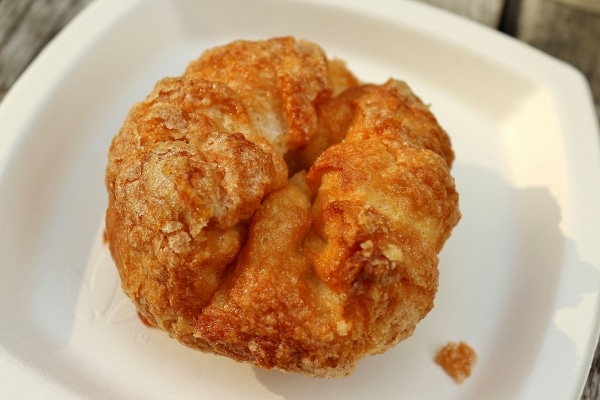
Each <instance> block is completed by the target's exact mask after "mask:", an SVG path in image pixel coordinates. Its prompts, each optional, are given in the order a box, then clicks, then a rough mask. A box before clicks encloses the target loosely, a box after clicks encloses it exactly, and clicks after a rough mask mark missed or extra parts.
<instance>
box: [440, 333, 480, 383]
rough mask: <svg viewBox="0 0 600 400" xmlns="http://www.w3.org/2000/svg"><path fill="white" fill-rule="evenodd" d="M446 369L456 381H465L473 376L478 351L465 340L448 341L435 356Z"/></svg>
mask: <svg viewBox="0 0 600 400" xmlns="http://www.w3.org/2000/svg"><path fill="white" fill-rule="evenodd" d="M435 362H436V363H438V364H439V365H440V366H441V367H442V368H444V371H446V372H447V373H448V375H450V376H451V377H452V379H454V380H455V381H456V383H463V382H464V380H465V379H467V378H468V377H469V376H471V371H472V370H473V366H474V365H475V363H476V362H477V353H476V352H475V350H473V348H471V346H469V345H468V344H467V343H465V342H458V343H455V342H448V343H446V345H445V346H444V347H442V348H441V349H440V350H439V351H438V353H437V354H436V356H435Z"/></svg>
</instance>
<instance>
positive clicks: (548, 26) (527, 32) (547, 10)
mask: <svg viewBox="0 0 600 400" xmlns="http://www.w3.org/2000/svg"><path fill="white" fill-rule="evenodd" d="M91 1H93V0H0V101H1V100H2V98H3V97H4V95H5V94H6V92H7V91H8V90H9V89H10V87H11V85H12V84H13V82H14V81H15V80H16V79H17V78H18V77H19V75H20V74H21V72H22V71H23V70H24V69H25V68H26V67H27V65H28V64H29V63H30V62H31V60H33V58H35V56H36V55H37V54H38V53H39V52H40V50H41V49H42V48H43V47H44V46H45V45H46V44H47V43H48V41H50V40H51V39H52V38H53V37H54V36H55V35H56V33H58V32H59V31H60V30H61V29H62V28H63V27H64V26H65V25H66V24H67V23H68V22H69V21H70V20H71V19H72V18H73V17H74V16H75V15H77V13H78V12H79V11H81V9H82V8H83V7H84V6H85V5H86V4H88V3H90V2H91ZM420 1H424V2H427V3H430V4H432V5H435V6H437V7H441V8H444V9H447V10H449V11H451V12H454V13H457V14H460V15H463V16H465V17H468V18H471V19H473V20H476V21H479V22H480V23H482V24H485V25H488V26H490V27H493V28H495V29H498V30H500V31H502V32H505V33H507V34H509V35H512V36H514V37H516V38H518V39H520V40H522V41H524V42H526V43H529V44H531V45H532V46H534V47H537V48H539V49H541V50H542V51H544V52H546V53H548V54H550V55H552V56H554V57H556V58H559V59H562V60H565V61H567V62H569V63H571V64H572V65H574V66H575V67H577V68H578V69H579V70H581V71H582V72H583V73H584V74H585V76H586V77H587V79H588V81H589V83H590V86H591V88H592V92H593V95H594V101H595V104H596V111H597V113H598V115H599V116H600V0H420ZM549 384H552V383H551V382H549ZM581 399H584V400H600V351H599V350H598V349H597V350H596V354H595V357H594V362H593V364H592V368H591V371H590V374H589V377H588V380H587V383H586V386H585V389H584V392H583V395H582V397H581Z"/></svg>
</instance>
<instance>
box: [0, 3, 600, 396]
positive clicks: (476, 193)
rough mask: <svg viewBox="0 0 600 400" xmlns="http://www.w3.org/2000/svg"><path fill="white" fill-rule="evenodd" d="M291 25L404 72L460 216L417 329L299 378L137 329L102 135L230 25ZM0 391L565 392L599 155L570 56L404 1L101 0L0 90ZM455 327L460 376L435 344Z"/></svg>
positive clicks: (362, 59)
mask: <svg viewBox="0 0 600 400" xmlns="http://www.w3.org/2000/svg"><path fill="white" fill-rule="evenodd" d="M288 34H291V35H295V36H297V37H302V38H305V39H309V40H312V41H315V42H317V43H319V44H320V45H322V47H323V48H324V49H325V50H326V52H327V53H328V55H329V56H332V57H339V58H342V59H345V60H347V62H348V65H349V67H350V69H352V70H353V71H354V72H355V73H356V74H357V75H358V76H359V77H360V78H361V79H362V80H364V81H371V82H384V81H385V80H386V79H387V78H388V77H390V76H393V77H396V78H400V79H404V80H406V81H407V82H408V83H409V84H410V85H411V87H412V88H413V89H414V90H415V92H416V93H417V94H418V95H420V97H421V98H422V99H423V100H424V101H425V102H428V103H431V104H432V110H433V112H434V113H435V114H436V116H437V117H438V119H439V121H440V122H441V124H442V125H443V126H444V127H445V128H446V129H447V130H448V132H449V133H450V135H451V137H452V140H453V145H454V148H455V151H456V154H457V161H456V163H455V168H454V174H455V177H456V182H457V185H458V189H459V192H460V194H461V209H462V212H463V219H462V221H461V222H460V224H459V226H458V227H457V228H456V230H455V232H454V234H453V236H452V237H451V239H450V240H449V242H448V243H447V245H446V247H445V249H444V251H443V253H442V256H441V263H440V271H441V281H440V290H439V294H438V297H437V299H436V307H435V308H434V310H433V311H432V312H431V313H430V314H429V315H428V316H427V317H426V319H425V320H424V321H423V322H422V323H421V324H420V325H419V326H418V327H417V331H416V333H415V335H414V336H413V337H411V338H410V339H408V340H406V341H404V342H402V343H401V344H400V345H398V346H397V347H396V348H394V349H392V350H391V351H389V352H387V353H386V354H384V355H381V356H377V357H370V358H367V359H365V360H364V361H362V362H361V363H360V364H359V367H358V370H357V371H356V372H355V373H354V374H353V375H352V376H350V377H348V378H344V379H340V380H315V379H310V378H305V377H302V376H298V375H293V374H292V375H290V374H283V373H280V372H273V371H263V370H259V369H256V368H253V367H251V366H248V365H245V364H238V363H235V362H233V361H231V360H228V359H226V358H222V357H217V356H212V355H207V354H202V353H199V352H195V351H192V350H189V349H187V348H184V347H183V346H181V345H179V344H178V343H176V342H175V341H173V340H171V339H169V338H167V337H166V335H165V334H163V333H162V332H159V331H157V330H152V329H149V328H146V327H144V326H143V325H142V324H141V323H140V322H139V320H138V319H137V318H136V315H135V310H134V308H133V306H132V304H131V303H130V302H129V301H128V299H126V298H125V296H124V295H123V294H122V293H121V290H120V287H119V281H118V276H117V274H116V271H115V268H114V266H113V265H112V261H111V259H110V256H109V255H108V253H107V250H106V248H105V246H104V245H103V243H102V235H101V232H102V220H103V214H104V209H105V207H106V198H107V196H106V192H105V188H104V181H103V179H104V167H105V164H106V154H107V149H108V145H109V142H110V139H111V138H112V136H113V135H114V134H115V133H116V132H117V130H118V129H119V126H120V124H121V122H122V120H123V118H124V116H125V115H126V113H127V111H128V109H129V108H130V106H131V105H132V104H133V103H134V102H135V101H138V100H141V99H143V98H144V97H145V96H146V94H147V93H148V92H149V91H150V90H151V88H152V86H153V84H154V82H155V81H156V80H158V79H160V78H162V77H163V76H166V75H177V74H180V73H181V72H182V71H183V69H184V68H185V67H186V65H187V62H188V61H190V60H192V59H194V58H195V57H197V56H198V55H199V54H200V53H201V52H202V51H203V50H204V49H206V48H208V47H212V46H215V45H219V44H224V43H226V42H229V41H230V40H234V39H239V38H245V39H258V38H268V37H272V36H280V35H288ZM0 193H1V196H0V257H1V258H0V260H1V266H0V304H2V305H1V306H0V398H44V399H68V398H72V399H84V398H85V399H108V398H110V399H132V398H140V399H166V398H169V399H186V398H190V399H191V398H218V399H238V398H247V399H250V398H252V399H254V398H255V399H282V398H285V399H307V398H310V399H331V398H346V399H364V398H373V399H375V398H399V397H402V398H408V399H416V398H418V399H483V398H485V399H509V398H510V399H517V398H518V399H534V398H535V399H568V398H571V399H577V398H578V397H579V394H580V392H581V389H582V387H583V384H584V382H585V379H586V376H587V371H588V368H589V365H590V362H591V357H592V353H593V351H594V348H595V344H596V340H597V338H598V334H599V331H598V310H599V301H600V298H599V296H598V295H599V293H598V290H599V288H600V246H598V241H599V240H600V206H599V205H600V156H599V144H598V127H597V121H596V117H595V115H594V111H593V107H592V102H591V96H590V93H589V89H588V87H587V86H586V83H585V81H584V79H583V78H582V76H581V75H580V74H579V73H578V72H576V71H574V70H573V69H572V68H571V67H569V66H567V65H565V64H563V63H561V62H558V61H556V60H554V59H551V58H549V57H547V56H545V55H543V54H541V53H539V52H537V51H535V50H533V49H531V48H529V47H527V46H525V45H523V44H520V43H518V42H516V41H514V40H512V39H510V38H508V37H505V36H503V35H501V34H498V33H496V32H494V31H491V30H489V29H487V28H484V27H481V26H479V25H477V24H475V23H472V22H469V21H467V20H464V19H462V18H459V17H456V16H452V15H450V14H447V13H445V12H441V11H439V10H436V9H433V8H430V7H427V6H423V5H421V4H418V3H412V2H403V1H394V0H388V1H386V0H381V1H369V2H366V1H360V0H354V1H343V0H329V1H326V2H318V1H311V0H304V1H291V0H289V1H267V0H256V1H242V0H225V1H219V2H217V1H193V0H177V1H167V0H156V1H141V0H126V1H122V0H97V1H96V2H94V3H93V4H92V5H91V6H89V7H88V8H87V9H86V10H85V11H84V12H83V13H82V14H81V15H80V16H79V17H78V18H77V19H76V20H75V21H74V22H73V23H72V24H71V25H69V26H68V27H67V28H66V29H65V30H64V31H62V32H61V34H60V35H59V36H58V37H57V39H56V40H55V41H53V42H52V43H51V44H50V45H49V46H48V47H47V48H46V49H45V50H44V51H43V53H42V54H41V55H40V57H39V58H38V59H37V60H36V61H35V62H34V63H33V64H32V65H31V67H30V68H29V69H28V70H27V71H26V73H24V74H23V76H22V78H21V79H20V80H19V81H18V82H17V84H15V85H14V87H13V89H12V90H11V92H10V93H9V94H8V95H7V96H6V98H5V99H4V101H3V103H2V104H0ZM457 340H465V341H467V342H468V343H469V344H470V345H471V346H473V347H474V348H475V349H476V351H477V353H478V355H479V361H478V363H477V365H476V367H475V369H474V372H473V375H472V376H471V377H470V378H469V379H468V380H467V381H466V382H465V383H463V384H462V385H457V384H455V383H454V382H453V381H452V380H451V379H450V378H449V377H448V376H447V375H446V374H445V373H444V372H443V371H442V369H441V368H440V367H439V366H437V365H436V364H435V363H434V362H433V357H434V355H435V353H436V351H437V350H438V349H439V347H441V346H442V345H444V344H445V343H446V342H447V341H457Z"/></svg>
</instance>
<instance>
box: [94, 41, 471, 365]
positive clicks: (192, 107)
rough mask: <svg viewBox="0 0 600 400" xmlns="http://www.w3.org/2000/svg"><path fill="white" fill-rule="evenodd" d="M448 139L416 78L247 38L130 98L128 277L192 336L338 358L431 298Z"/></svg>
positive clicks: (168, 325)
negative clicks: (378, 74)
mask: <svg viewBox="0 0 600 400" xmlns="http://www.w3.org/2000/svg"><path fill="white" fill-rule="evenodd" d="M453 157H454V155H453V152H452V149H451V146H450V140H449V138H448V136H447V134H446V133H445V132H444V130H443V129H442V128H440V126H439V125H438V123H437V122H436V119H435V118H434V116H433V115H432V114H431V113H430V111H429V109H428V107H427V106H425V105H424V104H423V103H422V102H421V101H420V100H419V98H417V97H416V96H415V95H414V94H413V93H412V92H411V90H410V89H409V88H408V86H407V85H406V84H405V83H403V82H401V81H397V80H389V81H388V82H387V83H385V84H383V85H368V84H359V83H358V82H357V80H356V79H355V78H354V76H353V75H352V74H351V73H350V72H349V71H348V70H347V69H346V67H345V65H344V63H343V62H341V61H338V60H333V61H328V60H327V58H326V56H325V55H324V53H323V51H322V50H321V49H320V48H319V47H318V46H317V45H315V44H312V43H309V42H306V41H296V40H295V39H293V38H289V37H285V38H276V39H271V40H266V41H255V42H249V41H236V42H233V43H231V44H228V45H226V46H223V47H218V48H215V49H212V50H209V51H206V52H205V53H204V54H203V55H202V56H201V57H200V58H199V59H198V60H196V61H193V62H192V63H191V64H190V65H189V67H188V68H187V70H186V71H185V73H184V74H183V75H182V76H179V77H174V78H166V79H163V80H161V81H159V82H158V83H157V84H156V86H155V88H154V90H153V91H152V93H151V94H150V95H149V96H148V97H147V98H146V100H144V101H143V102H141V103H139V104H137V105H135V106H134V107H133V108H132V109H131V111H130V112H129V115H128V116H127V118H126V120H125V122H124V124H123V127H122V128H121V130H120V131H119V133H118V134H117V135H116V136H115V138H114V139H113V142H112V145H111V147H110V152H109V160H108V167H107V170H106V186H107V189H108V194H109V202H108V209H107V213H106V237H107V239H108V243H109V247H110V251H111V253H112V256H113V259H114V261H115V264H116V266H117V268H118V270H119V274H120V277H121V281H122V287H123V289H124V291H125V293H126V294H127V295H128V296H129V297H130V298H131V299H132V300H133V302H134V303H135V305H136V307H137V308H138V310H139V312H140V314H142V316H143V317H144V318H145V319H147V320H148V321H149V323H150V324H152V325H155V326H156V327H158V328H160V329H163V330H165V331H166V332H168V333H169V335H171V336H172V337H174V338H176V339H177V340H179V341H180V342H181V343H183V344H185V345H187V346H190V347H193V348H196V349H199V350H202V351H207V352H212V353H216V354H222V355H225V356H228V357H231V358H233V359H235V360H238V361H244V362H249V363H252V364H254V365H257V366H259V367H263V368H269V369H270V368H277V369H280V370H285V371H294V372H300V373H303V374H306V375H311V376H317V377H336V376H344V375H347V374H349V373H350V372H351V371H352V370H353V369H354V368H355V366H356V364H357V362H358V361H359V360H360V359H361V358H363V357H364V356H366V355H369V354H378V353H382V352H383V351H385V350H386V349H388V348H390V347H391V346H393V345H395V344H396V343H398V342H399V341H400V340H402V339H405V338H406V337H408V336H410V335H411V334H412V333H413V331H414V329H415V326H416V324H417V323H418V322H419V321H420V320H421V319H422V318H423V317H424V316H425V315H426V314H427V313H428V312H429V311H430V310H431V308H432V307H433V302H434V297H435V293H436V291H437V286H438V269H437V265H438V253H439V252H440V250H441V249H442V246H443V244H444V242H445V241H446V239H447V238H448V237H449V236H450V233H451V230H452V228H453V227H454V225H455V224H456V223H457V222H458V220H459V218H460V212H459V210H458V195H457V193H456V190H455V186H454V180H453V178H452V176H451V175H450V166H451V164H452V161H453Z"/></svg>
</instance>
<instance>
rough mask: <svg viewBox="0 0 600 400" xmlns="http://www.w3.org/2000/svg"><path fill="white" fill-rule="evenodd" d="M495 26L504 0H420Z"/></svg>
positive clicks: (497, 23) (498, 21) (497, 24)
mask: <svg viewBox="0 0 600 400" xmlns="http://www.w3.org/2000/svg"><path fill="white" fill-rule="evenodd" d="M421 1H422V2H424V3H429V4H431V5H434V6H437V7H440V8H443V9H445V10H448V11H451V12H453V13H455V14H459V15H462V16H463V17H467V18H470V19H473V20H475V21H478V22H481V23H482V24H484V25H487V26H491V27H493V28H496V27H498V26H499V24H500V18H501V17H502V9H503V6H504V0H467V1H466V0H421Z"/></svg>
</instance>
